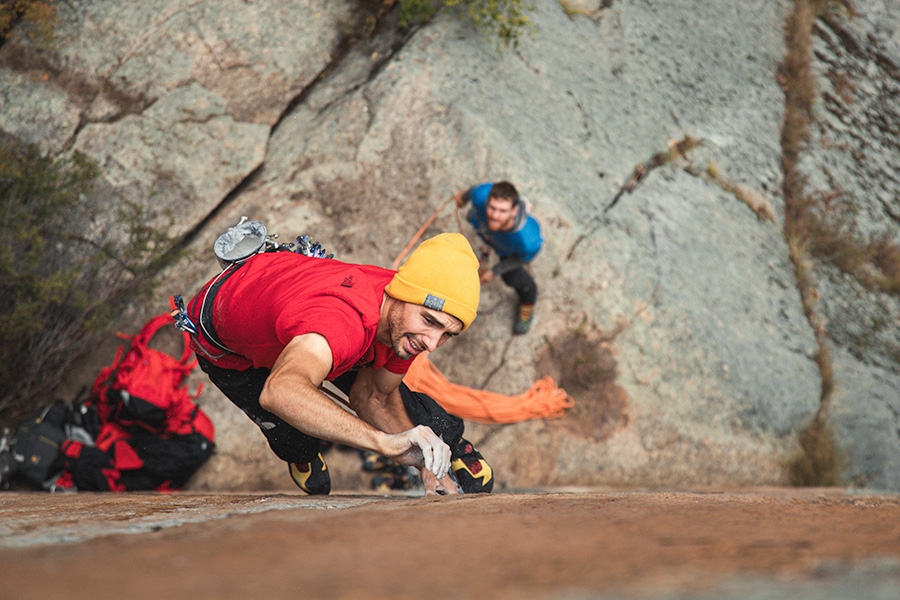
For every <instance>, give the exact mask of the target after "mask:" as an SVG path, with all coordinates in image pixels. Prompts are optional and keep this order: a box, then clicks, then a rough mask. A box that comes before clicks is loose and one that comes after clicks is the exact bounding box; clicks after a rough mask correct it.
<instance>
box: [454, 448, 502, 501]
mask: <svg viewBox="0 0 900 600" xmlns="http://www.w3.org/2000/svg"><path fill="white" fill-rule="evenodd" d="M451 458H452V460H451V462H450V470H451V471H453V476H454V477H455V478H456V482H457V484H459V489H460V490H461V491H462V492H463V493H464V494H490V493H491V490H493V489H494V471H493V470H492V469H491V465H489V464H487V461H486V460H484V457H483V456H481V453H480V452H479V451H478V450H476V449H475V446H473V445H472V442H469V441H468V440H466V439H465V438H461V439H460V440H459V443H458V444H457V445H456V448H454V449H453V455H452V457H451Z"/></svg>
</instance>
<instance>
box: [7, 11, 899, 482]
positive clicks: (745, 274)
mask: <svg viewBox="0 0 900 600" xmlns="http://www.w3.org/2000/svg"><path fill="white" fill-rule="evenodd" d="M536 4H537V6H536V8H535V12H534V13H533V15H532V16H533V19H534V22H535V24H536V27H537V30H536V34H535V36H534V38H533V39H531V38H526V39H524V40H522V42H521V44H520V45H519V46H518V48H515V49H505V48H498V47H497V44H496V42H495V41H494V40H491V39H490V38H488V37H486V36H485V34H484V32H482V31H479V30H477V29H476V28H474V27H473V26H472V25H471V24H470V23H469V22H468V21H466V20H465V19H464V18H463V16H462V15H461V14H459V13H457V12H455V11H453V10H449V9H448V10H444V11H442V12H441V13H439V14H438V16H437V17H436V18H434V19H433V20H432V21H430V22H429V23H427V24H426V25H424V26H422V27H419V28H417V29H414V30H408V31H406V30H402V29H399V28H397V27H396V26H395V25H394V24H392V23H391V18H392V16H391V15H390V14H388V15H386V16H385V15H382V16H372V18H371V19H367V18H365V11H364V10H362V8H361V7H360V6H357V5H356V3H354V2H276V1H271V2H257V3H246V2H224V3H221V2H220V3H216V4H215V6H213V5H210V4H207V3H200V2H169V3H161V2H151V3H144V4H142V5H141V6H140V7H136V6H120V5H119V4H117V3H114V2H104V1H97V2H73V3H69V4H67V5H66V7H65V8H63V9H61V10H62V12H61V13H60V21H59V23H58V26H57V40H56V44H55V46H54V47H53V49H52V50H49V49H45V48H41V47H38V46H36V45H34V44H32V43H30V42H29V41H28V40H27V38H25V36H24V35H19V36H13V37H12V38H11V39H10V40H9V41H7V42H6V44H5V45H4V46H3V47H2V48H0V98H4V99H5V101H4V103H3V108H2V110H0V129H2V130H3V131H4V132H6V133H10V134H12V135H15V136H17V137H19V138H21V139H24V140H27V141H30V142H36V143H39V144H41V145H42V147H44V148H45V149H46V151H47V152H50V153H54V154H59V153H65V152H70V151H72V150H74V149H78V150H81V151H83V152H85V153H87V154H88V155H90V156H92V157H94V158H95V159H97V160H98V162H99V163H100V165H101V169H102V178H103V185H102V186H100V188H99V190H100V191H99V192H98V194H97V197H96V198H92V199H90V201H92V202H96V203H98V205H99V206H106V205H109V206H113V205H114V204H115V203H116V202H121V201H123V200H128V201H136V202H142V203H145V204H146V205H147V206H148V207H150V208H151V209H152V211H153V212H155V213H158V214H172V213H173V211H175V212H176V213H177V215H178V218H177V219H176V220H175V223H174V229H173V231H172V233H173V234H174V235H183V234H185V233H188V232H191V234H192V237H191V240H192V241H191V245H192V247H191V248H190V250H191V252H188V253H186V256H185V258H184V259H183V260H182V261H181V262H180V263H179V264H177V265H175V266H174V267H172V268H171V269H169V270H168V271H166V272H165V273H164V274H163V275H162V276H161V278H160V286H159V290H160V291H159V293H158V298H157V299H156V302H155V304H154V306H150V307H145V308H144V309H143V310H145V311H146V315H149V314H152V313H155V312H158V310H159V309H160V307H164V306H167V304H166V302H167V301H166V296H167V295H168V294H175V293H183V294H185V295H188V294H191V293H193V292H195V291H196V290H197V289H199V287H200V286H201V285H202V284H203V283H204V282H205V281H206V280H207V279H208V278H209V277H211V276H213V275H214V274H215V273H216V272H217V270H218V267H217V265H216V262H215V260H214V258H213V256H212V252H211V247H212V244H213V241H214V240H215V238H216V237H217V236H218V235H219V233H221V232H222V231H224V230H225V229H226V228H227V227H229V226H230V225H233V224H234V223H236V222H237V221H238V220H240V218H241V217H242V216H248V217H250V218H255V219H259V220H261V221H263V222H264V223H266V225H267V226H268V228H269V230H270V231H274V232H278V233H280V235H281V236H282V238H287V239H292V238H293V237H295V236H297V235H301V234H307V233H308V234H311V235H313V236H314V237H315V238H316V239H317V240H320V241H322V242H323V243H324V244H325V245H326V246H327V247H328V248H329V250H330V251H333V252H335V253H336V254H337V258H339V259H343V260H346V261H350V262H369V263H374V264H379V265H382V266H390V265H391V264H392V262H393V260H394V259H395V257H396V256H397V255H398V254H399V252H400V251H401V250H402V248H403V247H404V246H405V245H406V243H407V241H408V240H409V239H410V238H411V237H412V235H413V234H414V233H415V232H416V230H417V229H418V228H419V227H420V225H421V224H422V223H423V222H425V220H426V219H427V218H428V217H429V216H430V215H431V214H432V213H433V212H434V211H435V210H437V209H438V208H439V207H440V206H441V205H442V204H444V203H445V202H446V200H447V199H448V198H449V197H450V195H451V194H452V193H453V192H455V191H457V190H459V189H462V188H464V187H468V186H470V185H473V184H475V183H479V182H482V181H489V180H500V179H508V180H510V181H513V182H514V183H515V184H516V185H517V186H518V187H519V189H520V191H521V192H522V193H523V194H524V195H525V196H527V197H528V199H529V200H530V201H531V203H532V205H533V212H534V214H535V215H536V216H537V218H538V219H539V220H540V222H541V224H542V227H543V231H544V236H545V238H546V240H547V243H546V245H545V247H544V249H543V250H542V252H541V254H540V255H539V257H538V258H537V259H536V260H535V261H534V263H533V265H532V272H533V273H534V275H535V277H536V279H537V281H538V285H539V287H540V298H539V304H538V307H537V313H536V314H537V316H536V321H535V324H534V326H533V328H532V331H531V332H530V333H529V334H528V335H525V336H516V337H513V336H511V335H510V333H511V332H510V328H511V325H512V315H513V311H514V308H515V302H514V294H513V293H512V291H511V290H510V289H508V288H506V287H505V286H504V285H503V284H502V282H500V281H499V280H498V281H496V282H493V283H491V284H488V285H487V286H485V288H484V289H483V294H482V304H481V307H480V311H479V317H478V319H477V321H476V322H475V324H474V325H473V326H472V327H471V328H470V329H469V330H468V331H467V332H466V333H465V335H463V336H461V337H460V338H458V339H456V340H454V341H453V342H452V343H450V344H447V345H446V346H445V347H444V348H442V349H441V350H440V351H439V352H438V353H437V354H436V355H435V356H434V361H435V363H436V364H437V365H438V366H439V367H440V368H441V369H442V371H443V372H444V373H445V375H447V376H448V377H449V378H450V379H451V380H453V381H455V382H457V383H460V384H464V385H468V386H471V387H476V388H484V389H488V390H491V391H496V392H502V393H505V394H510V395H513V394H518V393H521V392H523V391H524V390H525V389H527V388H528V386H529V385H530V384H531V383H532V382H533V381H534V380H535V379H537V378H538V377H539V376H542V375H545V374H551V375H553V376H554V377H556V378H557V380H558V381H560V382H561V383H562V385H563V386H564V387H566V388H567V389H568V390H569V391H570V393H571V394H572V396H573V398H574V399H575V407H574V408H572V409H570V410H569V412H568V415H567V417H566V418H564V419H562V420H559V421H530V422H525V423H519V424H514V425H503V426H495V425H483V424H476V423H471V424H469V426H468V433H467V437H468V438H469V439H471V440H472V441H474V442H475V443H476V445H477V446H478V447H479V449H480V450H481V451H482V452H483V453H484V454H485V455H486V457H487V458H488V459H489V461H490V462H491V463H492V465H493V466H494V468H495V471H496V473H497V478H498V484H499V485H500V486H505V487H509V488H523V487H537V486H548V485H598V484H599V485H638V486H740V485H767V484H774V485H780V484H785V483H786V482H787V476H786V472H785V463H786V461H787V460H788V459H789V457H791V456H793V455H794V453H795V452H796V451H797V436H798V433H799V432H800V431H802V430H803V428H804V427H806V426H807V425H808V424H809V422H810V421H811V420H812V418H813V416H814V415H815V414H816V411H817V410H818V409H819V404H820V394H821V375H820V372H819V368H818V366H817V364H816V362H815V360H814V357H815V354H816V351H817V347H816V339H815V335H814V332H813V329H812V327H811V326H810V323H809V322H808V320H807V318H806V316H805V315H804V312H803V307H802V304H801V301H800V294H799V292H798V284H797V281H796V275H795V269H794V265H793V264H792V262H791V258H790V255H789V252H788V247H787V243H786V241H785V237H784V233H783V230H782V221H783V218H782V211H783V209H784V206H783V204H784V201H783V197H782V190H781V185H782V181H781V179H782V176H781V147H780V129H781V122H782V118H783V114H784V93H783V90H782V88H781V87H780V85H779V81H778V78H777V74H778V71H779V65H780V63H781V61H782V60H783V57H784V54H785V47H784V44H785V42H784V30H783V25H784V21H785V18H786V16H787V14H788V13H789V11H790V10H791V4H790V3H789V2H787V1H782V2H767V1H763V0H751V1H750V2H743V3H735V4H734V5H728V4H727V3H703V2H697V1H696V0H676V1H673V2H664V3H663V2H650V3H639V4H637V5H635V4H632V3H629V4H625V3H617V2H593V3H591V2H580V3H578V6H577V7H576V6H575V4H569V6H570V8H571V7H576V8H580V9H581V10H580V11H570V12H568V13H567V12H566V11H565V10H564V9H563V6H562V3H557V2H539V3H536ZM856 8H857V13H858V14H857V15H856V16H848V17H846V18H845V19H844V20H842V21H839V22H837V24H835V23H832V22H828V23H825V22H824V21H823V22H821V23H818V24H817V27H816V30H815V39H816V44H815V45H816V48H815V61H816V69H817V73H818V74H819V77H818V79H819V80H820V81H821V87H820V91H821V93H820V97H821V103H820V105H818V106H817V116H818V117H819V118H818V120H817V122H816V135H817V136H818V139H817V143H813V144H811V145H810V150H809V152H808V153H807V155H806V156H805V157H804V161H803V169H804V171H805V172H806V173H807V174H808V177H809V179H810V181H811V183H812V185H813V186H814V187H815V188H816V189H821V190H833V189H834V188H835V187H837V186H838V184H839V186H840V188H841V189H842V190H843V191H844V192H845V193H847V194H849V195H851V197H852V199H853V202H854V204H855V205H856V206H857V207H858V209H859V213H860V214H861V215H863V218H861V219H860V223H861V225H860V227H861V228H862V229H863V230H864V231H865V232H867V233H871V234H876V233H879V232H882V231H887V232H888V233H889V235H892V236H893V238H894V239H895V241H896V237H897V234H896V231H897V228H896V224H897V219H898V215H900V205H898V201H897V198H898V191H900V190H898V187H900V180H898V178H897V177H896V175H895V174H894V173H893V172H892V170H891V168H890V167H891V165H894V164H897V157H896V154H897V152H898V148H897V145H896V144H897V143H896V138H897V136H896V135H893V133H894V129H896V127H897V119H895V118H893V117H894V116H896V115H895V113H896V111H897V110H898V109H897V106H896V102H893V101H892V98H894V97H895V96H896V94H895V93H894V92H895V90H896V88H897V86H898V85H900V69H898V65H900V55H898V53H900V51H898V47H900V46H898V40H900V37H898V33H897V32H898V31H900V11H898V10H897V9H894V8H891V7H889V6H888V5H887V3H880V2H876V1H875V0H868V1H865V2H858V3H857V7H856ZM836 73H841V74H843V75H841V76H840V77H838V76H836V75H835V74H836ZM851 83H852V85H851ZM848 90H849V91H848ZM851 91H852V97H850V96H848V94H850V93H851ZM686 139H691V140H697V141H699V142H700V145H699V146H697V147H692V148H691V149H690V150H688V151H687V152H685V153H684V155H683V156H680V157H677V158H676V160H673V161H671V162H667V163H666V164H662V165H660V166H659V167H657V168H654V169H652V170H651V171H650V172H648V173H647V174H646V176H644V177H642V178H641V179H640V181H639V182H638V185H635V186H634V188H633V190H631V191H629V192H626V193H624V194H622V195H621V197H620V199H619V201H618V202H617V203H616V204H615V206H614V207H612V208H609V209H608V210H605V209H606V208H607V207H608V206H609V204H610V203H611V201H612V200H613V198H614V197H616V194H617V192H619V191H620V189H621V187H622V186H623V184H625V183H626V182H627V181H629V178H631V177H632V175H633V174H634V173H635V168H636V167H638V166H639V165H642V164H646V163H647V161H649V160H650V159H651V157H653V156H654V155H657V154H658V153H661V152H665V151H666V150H667V149H669V148H672V147H674V145H675V143H677V142H678V141H683V140H686ZM711 165H712V166H713V167H714V170H715V172H716V173H719V174H720V177H719V179H713V178H711V177H709V176H707V175H706V174H707V173H708V172H710V166H711ZM723 181H728V182H729V185H723V183H722V182H723ZM747 197H752V198H754V199H755V201H756V203H757V205H758V206H759V205H762V206H767V207H769V209H768V210H769V213H767V214H770V215H771V218H770V219H769V218H760V214H762V213H760V212H759V211H754V210H752V209H751V208H750V207H749V206H748V202H747V201H746V198H747ZM742 200H744V201H742ZM457 227H458V225H457V221H456V218H455V217H454V215H453V213H452V210H451V209H449V208H448V209H446V210H444V211H443V212H441V213H440V215H439V217H438V219H437V220H436V222H435V224H434V225H433V226H432V228H431V229H430V230H429V232H428V235H432V234H434V233H438V232H439V231H455V230H457ZM462 227H463V233H465V234H466V235H467V236H468V237H469V239H470V240H471V241H472V242H473V245H475V246H476V248H477V247H478V245H479V242H478V240H477V238H476V236H475V235H474V233H473V232H472V230H471V229H470V228H468V227H467V225H466V224H465V223H463V225H462ZM816 276H817V277H816V281H817V285H818V293H819V297H820V305H819V309H820V311H821V312H822V313H823V314H824V316H825V318H826V319H827V320H828V325H827V329H828V332H829V334H830V337H829V342H828V343H829V344H831V345H832V356H833V358H834V367H835V378H836V381H837V384H838V389H837V392H836V394H835V397H834V401H833V402H834V406H833V410H832V424H833V426H834V427H835V430H836V432H837V435H838V444H839V446H840V447H841V449H842V450H843V451H844V452H845V453H846V455H847V457H848V461H847V464H846V467H845V478H846V482H847V483H853V484H855V485H863V486H870V487H874V488H878V489H890V490H900V433H898V428H900V404H898V403H900V391H898V390H900V351H898V346H897V344H898V342H897V340H898V339H900V335H898V334H900V332H898V328H900V320H898V315H900V307H898V304H897V299H896V296H895V295H894V296H892V295H890V294H886V293H875V292H872V291H869V290H866V289H864V288H862V287H861V285H860V284H859V283H858V282H856V281H855V280H853V279H852V278H850V277H848V276H846V275H842V274H841V273H839V272H838V271H837V270H836V269H834V268H833V267H831V266H830V265H829V264H827V263H825V262H823V263H822V264H821V265H819V266H817V268H816ZM584 364H589V365H601V366H602V368H600V369H599V371H602V374H600V375H598V374H597V373H595V372H594V371H592V370H590V369H589V370H588V371H590V372H588V373H585V371H584V368H583V367H582V368H581V370H580V371H579V366H578V365H584ZM592 373H593V374H592ZM195 380H196V381H197V382H200V381H203V380H204V376H203V375H202V374H198V375H196V376H195ZM201 403H202V405H203V407H204V409H205V410H207V411H209V412H210V414H211V415H212V416H213V418H214V420H215V422H216V425H217V427H218V431H219V452H218V454H217V455H216V456H215V457H214V458H213V459H212V460H211V461H210V463H209V464H208V465H207V466H206V467H204V469H203V470H202V471H201V472H200V473H199V474H198V476H197V477H196V478H195V479H194V481H193V482H192V486H194V487H195V489H207V490H216V489H232V490H235V489H264V488H274V489H277V488H280V487H285V486H292V485H293V484H292V483H291V482H290V480H289V479H288V478H287V477H286V469H285V467H284V465H283V464H282V463H280V462H279V461H278V460H277V459H275V458H274V456H272V455H271V453H270V452H268V450H267V448H266V447H265V444H264V441H263V440H262V436H261V435H259V433H258V432H257V431H255V427H254V426H253V425H252V424H251V423H250V422H249V420H247V419H245V418H244V417H243V416H242V415H241V414H240V413H239V411H237V409H235V408H234V407H232V406H231V405H230V404H229V403H228V402H227V400H225V399H224V398H223V397H222V396H221V395H220V394H219V393H218V392H217V391H216V390H215V389H214V388H212V386H209V385H207V388H206V391H205V392H204V395H203V396H202V397H201ZM334 456H335V458H334V468H333V474H334V476H335V479H336V487H337V488H340V487H341V486H342V485H345V486H353V485H357V484H358V483H359V475H358V469H357V468H356V462H355V457H353V456H349V455H346V454H343V455H342V454H335V455H334ZM330 462H331V461H330Z"/></svg>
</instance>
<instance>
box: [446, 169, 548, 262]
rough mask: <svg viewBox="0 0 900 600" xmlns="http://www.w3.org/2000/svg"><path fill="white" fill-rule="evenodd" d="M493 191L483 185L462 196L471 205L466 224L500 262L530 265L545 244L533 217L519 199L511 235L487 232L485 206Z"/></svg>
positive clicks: (500, 232)
mask: <svg viewBox="0 0 900 600" xmlns="http://www.w3.org/2000/svg"><path fill="white" fill-rule="evenodd" d="M492 187H494V184H493V183H482V184H481V185H476V186H475V187H473V188H471V189H470V190H469V191H468V192H466V194H465V195H464V197H465V196H468V199H469V200H470V201H471V202H472V208H471V210H469V222H471V223H472V227H474V228H475V231H476V232H477V233H478V237H480V238H481V239H482V240H484V243H486V244H487V245H488V246H490V247H491V248H493V249H494V252H496V253H497V256H499V257H500V258H505V257H508V256H515V257H517V258H519V259H520V260H522V261H523V262H530V261H531V259H533V258H534V257H535V256H536V255H537V253H538V252H539V251H540V249H541V246H543V244H544V238H543V237H542V236H541V226H540V225H539V224H538V222H537V220H536V219H535V218H534V217H532V216H531V215H529V214H528V209H527V208H526V204H525V201H524V199H523V198H521V197H520V199H519V203H518V205H517V206H518V210H517V211H516V220H515V224H514V225H513V228H512V229H511V230H510V231H491V230H490V229H488V226H487V209H486V206H487V201H488V194H490V192H491V188H492Z"/></svg>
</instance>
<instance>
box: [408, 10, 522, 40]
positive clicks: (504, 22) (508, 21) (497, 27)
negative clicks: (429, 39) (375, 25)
mask: <svg viewBox="0 0 900 600" xmlns="http://www.w3.org/2000/svg"><path fill="white" fill-rule="evenodd" d="M441 6H461V7H462V8H464V9H465V13H466V14H467V15H468V17H469V18H470V19H471V20H472V22H473V23H475V25H477V26H478V27H481V28H483V29H485V30H486V31H488V32H489V33H490V34H491V35H493V36H495V37H496V39H497V40H499V42H500V43H501V44H502V45H503V46H505V47H507V48H508V47H510V46H512V47H513V48H515V47H517V46H518V45H519V40H520V39H521V38H522V36H524V35H531V36H533V35H534V33H535V31H536V28H535V26H534V23H533V22H532V21H531V19H530V18H529V16H528V14H527V13H528V12H530V11H532V10H534V7H533V6H532V5H531V4H530V3H527V2H523V0H400V2H399V4H398V7H397V18H398V20H399V22H400V25H401V26H403V27H410V26H412V25H417V24H420V23H424V22H426V21H427V20H429V19H430V18H432V17H433V16H434V15H435V14H436V13H437V11H438V10H439V9H440V8H441Z"/></svg>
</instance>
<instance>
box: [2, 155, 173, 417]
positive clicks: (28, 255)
mask: <svg viewBox="0 0 900 600" xmlns="http://www.w3.org/2000/svg"><path fill="white" fill-rule="evenodd" d="M97 175H98V168H97V165H96V164H95V163H94V162H93V161H91V160H89V159H88V158H87V157H86V156H84V155H82V154H79V153H74V154H72V155H71V156H69V157H66V158H60V159H53V158H51V157H48V156H46V155H44V154H43V153H42V152H41V151H40V149H39V148H38V147H37V146H33V145H21V144H18V143H17V142H16V141H15V140H12V139H10V138H3V139H0V216H2V219H3V223H4V227H3V229H2V231H0V273H2V277H0V425H6V426H10V425H13V424H14V423H16V422H18V421H19V420H20V419H21V418H22V417H24V416H26V415H27V414H29V413H30V412H32V411H33V410H35V409H36V408H37V407H38V406H41V405H44V404H46V403H47V402H48V401H49V400H52V398H51V397H50V396H49V395H50V394H51V393H52V391H53V389H54V388H55V387H56V386H57V385H58V383H59V382H60V380H61V379H62V377H63V375H64V374H65V371H66V369H67V368H68V367H70V366H71V365H72V364H73V363H74V362H75V361H76V360H77V359H78V358H80V357H81V356H83V355H84V353H85V352H86V351H87V350H89V349H90V348H91V345H92V342H93V340H95V339H96V337H95V336H96V334H97V333H98V332H100V331H102V330H103V329H104V328H105V327H108V326H110V325H111V324H112V323H113V321H114V320H115V318H116V317H117V316H118V315H119V314H120V313H121V312H122V311H123V310H124V308H125V307H126V306H127V305H128V304H129V303H130V302H132V301H134V300H135V299H136V298H139V297H140V295H141V294H142V293H144V292H148V291H149V290H150V282H151V279H152V275H153V274H154V273H156V272H157V271H158V269H159V268H161V266H162V265H164V264H167V261H168V260H170V259H171V258H174V256H175V253H174V252H173V251H171V249H172V243H171V240H170V239H169V238H168V236H167V235H166V234H165V232H162V231H159V230H158V229H156V228H153V227H151V226H149V225H147V223H149V222H151V221H152V219H151V217H152V216H153V215H148V214H147V213H146V211H145V210H144V209H142V208H141V207H140V206H137V205H134V204H123V205H121V206H120V207H119V208H118V209H117V214H116V217H117V218H116V219H115V220H113V222H114V224H115V225H114V226H115V228H116V229H115V231H98V229H99V228H100V227H101V226H100V225H99V224H100V223H102V221H101V220H99V219H97V215H95V214H93V213H92V210H91V209H90V208H89V207H90V205H91V204H92V202H91V201H90V196H91V193H92V192H93V190H94V188H95V182H96V177H97Z"/></svg>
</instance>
